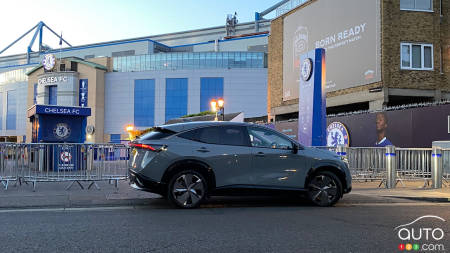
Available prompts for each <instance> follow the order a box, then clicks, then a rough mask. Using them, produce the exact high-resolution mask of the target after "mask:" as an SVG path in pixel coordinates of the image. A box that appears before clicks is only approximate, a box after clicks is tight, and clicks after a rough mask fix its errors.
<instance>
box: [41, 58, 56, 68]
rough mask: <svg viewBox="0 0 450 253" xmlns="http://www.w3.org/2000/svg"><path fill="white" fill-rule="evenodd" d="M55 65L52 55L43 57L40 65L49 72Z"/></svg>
mask: <svg viewBox="0 0 450 253" xmlns="http://www.w3.org/2000/svg"><path fill="white" fill-rule="evenodd" d="M55 64H56V57H55V56H54V55H53V54H46V55H44V59H42V65H43V66H44V69H45V70H47V71H51V70H52V69H53V68H54V67H55Z"/></svg>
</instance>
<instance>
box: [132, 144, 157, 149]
mask: <svg viewBox="0 0 450 253" xmlns="http://www.w3.org/2000/svg"><path fill="white" fill-rule="evenodd" d="M130 147H133V148H143V149H149V150H151V151H156V149H155V148H154V147H152V146H150V145H147V144H140V143H130Z"/></svg>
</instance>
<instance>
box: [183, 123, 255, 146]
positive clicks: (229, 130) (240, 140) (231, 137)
mask: <svg viewBox="0 0 450 253" xmlns="http://www.w3.org/2000/svg"><path fill="white" fill-rule="evenodd" d="M178 137H181V138H185V139H189V140H194V141H199V142H204V143H209V144H219V145H233V146H249V141H248V137H247V132H246V130H245V128H244V127H240V126H224V127H204V128H199V129H194V130H192V131H188V132H184V133H182V134H180V135H178Z"/></svg>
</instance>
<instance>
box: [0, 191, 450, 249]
mask: <svg viewBox="0 0 450 253" xmlns="http://www.w3.org/2000/svg"><path fill="white" fill-rule="evenodd" d="M422 215H438V216H440V217H442V218H444V219H445V220H447V222H446V223H442V222H441V223H439V222H440V221H433V220H430V221H428V223H427V225H429V226H441V227H442V229H444V230H445V233H446V235H445V239H444V240H441V241H440V242H441V243H442V241H444V242H443V243H444V244H445V243H446V245H444V246H445V247H446V249H447V251H449V250H450V243H448V242H445V241H449V242H450V240H449V238H450V235H449V232H450V226H449V224H448V222H449V220H450V205H449V204H438V203H428V202H413V201H402V200H398V201H397V200H389V201H382V200H381V199H376V198H373V199H367V198H363V197H359V196H356V195H353V196H351V197H349V198H347V199H344V201H341V202H340V203H339V204H338V205H337V206H336V207H332V208H318V207H314V206H309V205H308V204H306V203H303V202H297V201H291V200H279V199H264V198H246V199H235V198H229V199H228V198H227V199H216V200H213V201H211V202H210V203H209V204H206V205H204V206H202V208H200V209H196V210H180V209H173V208H172V207H171V206H170V205H168V204H167V203H166V202H165V201H164V200H156V201H154V202H153V203H152V204H151V205H149V206H137V207H133V206H118V207H92V208H70V209H21V210H0V231H1V232H0V249H1V252H399V250H398V249H397V247H398V245H399V243H400V242H401V241H400V239H398V236H397V234H396V232H395V231H394V228H395V227H396V226H399V225H402V224H405V223H408V222H411V221H413V220H414V219H416V218H417V217H419V216H422ZM404 252H406V251H404ZM410 252H413V251H410Z"/></svg>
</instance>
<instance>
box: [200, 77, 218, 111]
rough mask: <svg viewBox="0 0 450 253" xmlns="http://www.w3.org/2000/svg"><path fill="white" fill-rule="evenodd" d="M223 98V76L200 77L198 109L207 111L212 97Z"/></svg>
mask: <svg viewBox="0 0 450 253" xmlns="http://www.w3.org/2000/svg"><path fill="white" fill-rule="evenodd" d="M218 98H223V77H202V78H200V111H201V112H204V111H209V110H211V108H210V102H211V100H212V99H218Z"/></svg>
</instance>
